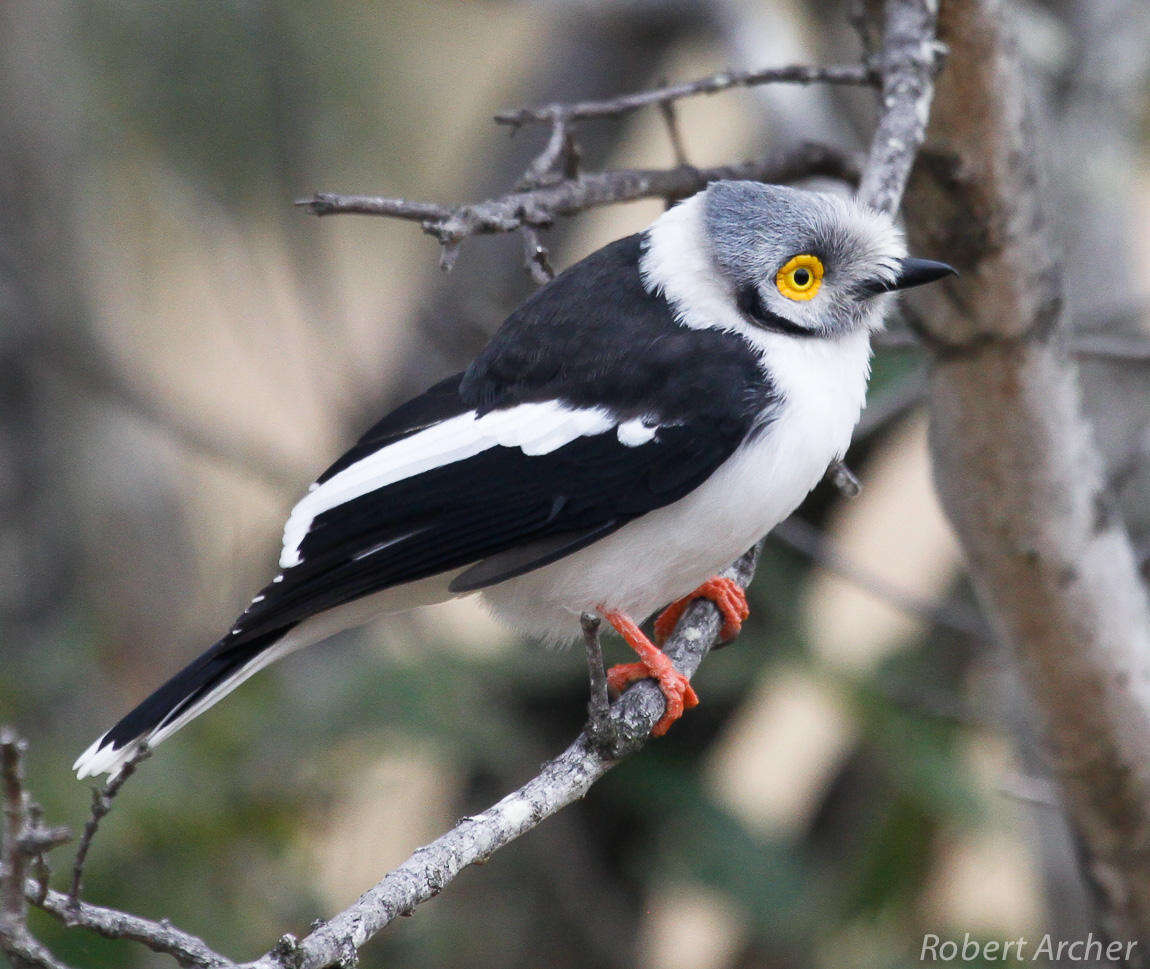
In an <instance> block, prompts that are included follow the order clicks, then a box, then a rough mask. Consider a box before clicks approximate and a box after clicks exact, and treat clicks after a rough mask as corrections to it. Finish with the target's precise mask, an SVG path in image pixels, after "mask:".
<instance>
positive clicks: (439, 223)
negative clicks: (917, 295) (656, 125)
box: [296, 144, 857, 245]
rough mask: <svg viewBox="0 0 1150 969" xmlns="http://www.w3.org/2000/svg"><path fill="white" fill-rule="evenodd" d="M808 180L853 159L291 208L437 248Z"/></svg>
mask: <svg viewBox="0 0 1150 969" xmlns="http://www.w3.org/2000/svg"><path fill="white" fill-rule="evenodd" d="M809 175H824V176H828V177H834V178H842V179H845V180H848V181H853V180H855V179H856V178H857V168H856V166H855V163H854V161H853V159H851V158H850V156H848V155H846V154H844V153H843V152H841V151H838V150H836V149H833V148H828V147H826V146H824V145H815V144H806V145H801V146H799V147H798V148H796V149H795V150H793V151H790V152H787V153H785V154H776V155H770V156H767V157H765V158H761V159H759V160H757V161H749V162H743V163H742V164H738V165H722V166H718V167H714V168H701V169H700V168H692V167H690V166H680V167H678V168H656V169H621V170H618V171H606V172H597V173H594V174H585V175H582V176H581V177H579V178H577V179H574V180H564V181H561V182H559V183H558V184H556V185H547V186H543V187H541V188H534V189H529V190H525V191H518V192H512V193H510V194H508V195H504V196H502V197H500V198H495V199H489V200H487V201H484V202H475V203H473V204H471V205H461V206H458V207H455V208H451V207H448V206H444V205H436V204H433V203H427V202H409V201H408V200H406V199H397V198H384V197H381V196H374V195H337V194H333V193H330V192H320V193H317V194H315V195H313V196H312V197H311V198H307V199H300V200H299V201H298V202H296V205H299V206H302V207H304V208H307V209H308V210H309V211H310V212H311V213H312V214H314V215H338V214H347V213H351V214H356V215H383V216H388V217H390V218H395V219H406V220H408V221H413V222H419V223H421V224H422V226H423V230H424V231H425V232H428V233H429V234H431V235H433V236H435V237H436V238H437V239H438V240H439V241H440V243H442V244H444V245H448V244H458V243H459V242H460V241H462V240H463V239H466V238H468V237H469V236H474V235H488V234H491V233H500V232H514V231H516V230H518V229H519V228H520V227H521V226H523V225H524V224H527V225H531V226H535V227H540V228H542V227H546V226H547V225H549V224H551V223H552V222H554V220H555V219H556V218H557V217H559V216H565V215H574V214H575V213H577V212H585V211H586V210H588V209H591V208H595V207H597V206H600V205H611V204H614V203H616V202H631V201H634V200H635V199H643V198H685V197H686V196H688V195H693V194H694V193H695V192H698V191H700V190H701V189H703V188H706V186H707V184H708V183H710V182H713V181H717V180H719V179H725V178H735V179H755V180H758V181H774V182H787V181H793V180H795V179H796V178H802V177H805V176H809Z"/></svg>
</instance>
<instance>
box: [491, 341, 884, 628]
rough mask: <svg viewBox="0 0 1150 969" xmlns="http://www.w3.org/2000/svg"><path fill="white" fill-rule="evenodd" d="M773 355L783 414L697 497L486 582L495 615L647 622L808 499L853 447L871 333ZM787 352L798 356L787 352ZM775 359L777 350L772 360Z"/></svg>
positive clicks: (513, 619) (554, 621)
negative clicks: (597, 614)
mask: <svg viewBox="0 0 1150 969" xmlns="http://www.w3.org/2000/svg"><path fill="white" fill-rule="evenodd" d="M780 344H781V345H780V346H777V347H771V348H770V351H769V352H768V353H767V354H766V355H765V356H766V357H767V359H768V361H769V362H770V363H771V364H775V366H772V367H771V369H772V370H773V371H774V372H775V373H778V374H783V375H786V378H787V379H786V380H779V381H778V384H779V389H780V391H781V392H782V393H783V395H784V401H783V404H782V407H781V409H780V411H779V412H777V413H776V414H775V415H774V419H773V420H772V422H771V423H770V424H769V425H768V426H767V427H766V428H764V429H763V430H762V431H761V432H760V433H759V435H758V436H757V437H755V438H753V439H752V440H751V441H750V442H749V443H748V444H745V445H744V446H743V447H741V448H740V449H739V450H738V451H736V452H735V453H734V454H733V455H732V456H731V457H730V458H728V459H727V461H726V462H725V463H724V464H723V465H722V466H721V467H719V469H718V470H717V471H716V472H715V473H714V474H713V475H711V477H710V478H708V479H707V481H705V482H704V483H703V484H702V485H700V486H699V487H698V488H696V489H695V490H694V491H693V492H691V493H690V494H689V495H687V496H686V497H685V498H681V499H680V500H679V501H677V502H675V503H674V504H671V505H667V506H666V507H665V508H660V509H658V510H656V511H653V512H650V513H648V514H646V515H643V516H642V517H641V518H638V519H636V520H635V521H633V522H631V523H629V524H627V525H624V526H623V527H622V528H621V529H619V531H617V532H615V533H614V534H612V535H609V536H608V537H607V538H604V539H602V540H601V541H598V542H596V543H595V544H594V545H590V546H588V547H587V548H585V549H582V550H580V551H578V552H576V553H574V554H573V555H569V556H567V557H566V558H564V559H560V560H559V561H558V562H555V563H554V564H552V565H548V566H545V567H544V568H541V569H537V570H535V571H534V572H528V573H527V574H526V575H522V576H520V577H519V578H516V579H511V580H509V581H507V582H502V583H500V584H499V585H497V586H493V587H491V588H489V589H485V590H484V591H483V598H484V600H485V601H486V603H487V604H488V606H489V607H490V608H491V610H492V612H493V613H494V614H495V616H496V617H497V618H499V619H501V620H503V621H504V622H506V623H508V624H509V625H511V626H514V627H515V628H517V629H519V630H521V631H523V632H525V633H527V634H528V635H531V636H537V637H540V638H543V639H549V640H570V639H573V638H575V637H577V636H578V635H579V624H578V618H577V617H578V615H579V614H580V613H581V612H593V611H595V610H597V609H599V608H600V607H606V608H607V609H617V610H619V611H620V612H624V613H626V614H628V615H629V616H631V617H632V618H634V619H635V620H636V621H639V620H642V619H644V618H646V617H647V616H649V615H650V614H651V613H652V612H654V611H655V610H656V609H658V608H660V607H662V606H665V605H667V604H668V603H669V602H672V601H673V600H675V599H678V598H680V597H682V596H685V595H687V594H688V593H689V592H691V591H692V590H694V589H695V588H697V587H698V586H699V585H700V584H701V583H703V582H704V581H706V580H707V579H708V578H710V577H711V576H712V575H714V574H715V573H716V572H718V571H720V570H721V569H723V568H725V567H726V566H727V565H729V564H730V563H731V562H732V561H733V560H734V559H736V558H737V557H738V556H739V555H741V554H742V553H743V552H745V551H746V550H747V549H748V548H749V547H750V546H751V545H753V544H754V543H755V542H757V541H758V540H759V539H760V538H762V537H763V536H764V535H765V534H766V533H767V532H769V531H770V530H771V529H772V528H774V527H775V525H777V524H778V523H779V522H780V521H782V520H783V519H784V518H786V517H787V516H788V515H790V514H791V512H793V511H794V510H795V509H796V508H797V507H798V506H799V504H801V502H802V501H803V499H804V498H805V497H806V496H807V494H808V493H809V492H810V490H811V489H812V488H813V487H814V486H815V485H816V484H818V482H819V480H820V479H821V478H822V476H823V474H824V473H825V471H826V468H827V465H828V464H830V462H831V461H834V460H837V459H838V458H841V457H842V455H843V454H844V453H846V449H847V446H848V445H849V444H850V436H851V432H852V430H853V429H854V426H855V424H856V423H857V422H858V417H859V413H860V411H861V409H862V404H863V400H864V397H865V391H866V376H867V370H868V361H869V356H870V352H869V340H868V338H867V334H865V333H861V334H855V335H852V336H851V337H849V338H847V339H845V340H842V341H840V342H836V343H831V342H830V341H818V343H810V344H807V343H803V342H801V341H795V340H790V339H788V340H786V342H783V341H780ZM784 355H786V356H787V357H788V359H785V360H780V359H779V357H782V356H784ZM771 357H774V359H773V360H772V359H770V358H771Z"/></svg>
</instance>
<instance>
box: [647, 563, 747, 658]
mask: <svg viewBox="0 0 1150 969" xmlns="http://www.w3.org/2000/svg"><path fill="white" fill-rule="evenodd" d="M696 599H710V600H711V601H712V602H713V603H714V604H715V607H716V608H717V609H718V610H719V614H720V615H721V616H722V617H723V628H722V629H720V630H719V638H720V639H721V640H722V641H723V642H724V643H726V642H730V641H731V640H732V639H734V638H735V637H736V636H737V635H739V630H741V629H742V628H743V620H744V619H746V618H747V616H749V615H750V614H751V610H750V608H749V607H748V606H747V594H746V593H745V592H744V591H743V590H742V589H741V588H740V587H739V584H738V583H737V582H735V581H734V580H733V579H724V578H721V577H720V576H715V577H714V578H713V579H708V580H707V581H706V582H704V583H703V584H702V585H701V586H699V588H697V589H696V590H695V591H694V592H692V593H691V594H690V595H689V596H684V597H683V598H682V599H679V600H678V601H677V602H672V603H671V604H670V605H669V606H667V608H666V609H664V610H663V611H662V612H661V613H659V618H658V619H656V620H655V642H656V643H657V644H658V645H660V646H662V645H663V643H664V642H666V641H667V637H668V636H670V635H671V633H672V632H674V631H675V626H677V625H678V624H679V620H680V619H681V618H682V616H683V612H684V611H685V610H686V608H687V606H689V605H690V604H691V603H692V602H694V601H695V600H696Z"/></svg>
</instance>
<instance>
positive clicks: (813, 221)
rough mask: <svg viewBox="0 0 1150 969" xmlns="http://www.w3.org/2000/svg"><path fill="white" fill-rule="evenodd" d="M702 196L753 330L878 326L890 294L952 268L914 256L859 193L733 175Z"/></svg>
mask: <svg viewBox="0 0 1150 969" xmlns="http://www.w3.org/2000/svg"><path fill="white" fill-rule="evenodd" d="M702 201H703V212H702V216H703V219H702V221H703V227H704V236H705V238H706V242H707V245H708V246H709V248H710V253H711V257H712V259H713V260H714V263H715V264H716V265H717V267H718V269H719V271H720V273H721V274H722V276H723V277H724V280H725V282H726V283H727V284H728V285H729V286H730V287H731V292H732V293H733V295H734V298H735V301H736V303H737V305H738V308H739V311H740V312H741V313H742V314H743V316H744V318H745V319H746V320H747V321H748V322H749V323H750V324H751V325H753V326H758V327H762V328H764V329H774V330H781V331H783V332H787V333H790V334H792V335H794V336H815V337H817V336H836V335H840V334H844V333H849V332H852V331H857V330H859V329H875V328H877V327H879V326H881V325H882V313H883V307H882V305H881V304H882V303H883V302H885V300H884V299H883V294H886V293H890V292H894V291H895V290H900V289H907V288H909V287H911V286H920V285H922V284H923V283H929V282H932V281H933V280H936V279H940V278H942V277H943V276H946V275H950V274H953V273H954V270H953V269H952V268H951V267H950V266H948V265H946V264H945V263H941V262H932V261H930V260H925V259H909V258H907V255H906V245H905V243H904V242H903V238H902V233H901V232H900V231H899V230H898V228H897V227H896V226H895V224H894V222H893V221H892V220H891V218H890V217H889V216H888V215H886V214H884V213H882V212H877V211H875V210H874V209H871V208H869V207H868V206H866V205H863V204H861V203H859V202H856V201H854V200H852V199H848V198H842V197H840V196H837V195H829V194H824V193H821V192H808V191H803V190H801V189H796V188H789V187H787V186H783V185H765V184H763V183H761V182H742V181H738V182H737V181H726V182H715V183H713V184H712V185H710V186H709V187H708V188H707V190H706V192H705V194H704V197H703V200H702Z"/></svg>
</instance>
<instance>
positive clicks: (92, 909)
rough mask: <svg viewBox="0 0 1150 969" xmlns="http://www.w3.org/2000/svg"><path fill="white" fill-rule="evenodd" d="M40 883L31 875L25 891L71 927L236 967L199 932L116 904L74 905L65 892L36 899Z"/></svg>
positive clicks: (209, 968)
mask: <svg viewBox="0 0 1150 969" xmlns="http://www.w3.org/2000/svg"><path fill="white" fill-rule="evenodd" d="M37 891H38V886H37V885H36V883H35V882H34V881H32V880H31V879H29V880H28V881H27V882H26V883H25V889H24V894H25V897H26V898H27V899H28V901H30V902H32V903H33V904H35V905H37V907H39V908H40V909H42V910H43V911H45V912H47V913H48V914H49V915H51V916H52V917H53V918H55V919H57V920H58V921H60V922H62V923H63V924H64V925H67V926H68V927H69V928H78V929H86V930H87V931H89V932H95V933H96V934H97V935H100V936H103V937H104V938H105V939H128V940H129V941H132V942H139V943H140V944H141V945H144V946H147V948H149V949H151V950H152V951H153V952H161V953H163V954H165V955H169V956H171V957H172V958H173V959H175V960H176V962H178V963H179V964H180V965H181V966H186V967H190V969H234V967H235V963H234V962H232V961H231V960H230V959H228V958H226V957H225V956H222V955H220V954H219V953H218V952H215V951H213V950H212V949H211V948H209V947H208V945H207V944H206V943H205V942H204V941H203V940H202V939H200V938H198V937H197V936H194V935H192V934H191V933H190V932H184V931H183V930H182V929H177V928H175V927H174V926H173V925H172V924H171V923H169V922H168V921H167V919H161V920H160V921H158V922H157V921H153V920H152V919H146V918H142V917H141V916H139V915H131V914H129V913H128V912H121V911H119V910H118V909H114V908H105V907H104V906H101V905H92V904H91V903H89V902H84V901H81V902H79V903H78V904H75V905H73V904H72V901H71V899H70V898H69V897H68V895H66V894H65V893H64V892H57V891H54V890H51V889H50V890H49V891H48V893H47V896H46V897H45V898H44V900H43V901H42V902H37V901H36V893H37Z"/></svg>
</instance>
